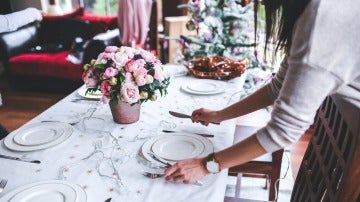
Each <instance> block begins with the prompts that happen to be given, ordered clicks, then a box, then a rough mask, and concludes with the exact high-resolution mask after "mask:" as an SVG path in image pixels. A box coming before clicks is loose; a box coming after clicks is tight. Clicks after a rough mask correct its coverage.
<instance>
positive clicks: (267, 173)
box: [228, 126, 284, 201]
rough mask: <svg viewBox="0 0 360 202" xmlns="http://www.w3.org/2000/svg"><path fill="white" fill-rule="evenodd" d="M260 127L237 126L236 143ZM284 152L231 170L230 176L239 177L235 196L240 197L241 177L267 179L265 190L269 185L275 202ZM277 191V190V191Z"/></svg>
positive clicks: (270, 154) (280, 151) (263, 157)
mask: <svg viewBox="0 0 360 202" xmlns="http://www.w3.org/2000/svg"><path fill="white" fill-rule="evenodd" d="M257 129H258V127H252V126H237V128H236V130H235V134H236V136H241V138H238V137H236V136H235V141H234V143H235V142H238V141H240V139H243V138H245V137H248V136H249V135H251V134H254V133H255V132H256V131H257ZM283 153H284V150H283V149H281V150H279V151H276V152H273V153H269V154H265V155H263V156H261V157H259V158H256V159H254V160H252V161H249V162H247V163H245V164H242V165H238V166H234V167H231V168H229V172H228V175H229V176H237V178H238V179H237V184H236V188H237V189H236V193H235V196H236V197H239V196H240V186H241V177H245V176H246V177H261V178H265V179H266V184H265V188H268V186H267V185H269V200H270V201H272V200H275V198H277V192H276V190H279V183H276V181H277V179H280V171H281V162H282V157H283ZM275 189H276V190H275Z"/></svg>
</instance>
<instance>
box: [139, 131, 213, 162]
mask: <svg viewBox="0 0 360 202" xmlns="http://www.w3.org/2000/svg"><path fill="white" fill-rule="evenodd" d="M172 138H174V141H172V140H171V139H172ZM184 140H185V141H184ZM186 141H193V143H192V144H190V143H184V142H186ZM176 142H178V143H179V145H182V146H180V147H177V146H174V145H176V144H177V143H176ZM199 142H200V143H201V144H199ZM170 145H172V147H173V148H171V147H169V146H170ZM196 145H200V146H196ZM161 147H162V148H161ZM175 147H176V148H175ZM194 147H196V148H194ZM198 147H199V148H198ZM202 147H204V149H201V148H202ZM179 148H183V149H184V148H187V149H189V150H186V151H184V150H183V151H182V150H178V149H179ZM200 150H202V151H201V152H200ZM213 151H214V146H213V144H212V142H211V141H210V140H209V139H207V138H205V137H202V136H199V135H195V134H191V133H183V132H178V133H171V134H168V133H167V134H161V135H157V136H154V137H152V138H150V139H148V140H147V141H145V143H144V144H143V145H142V147H141V152H142V154H143V156H144V157H145V159H147V160H148V161H150V162H152V163H155V164H159V163H158V162H157V161H155V160H154V159H152V158H151V156H150V155H149V154H148V152H153V153H155V154H157V155H162V156H163V157H166V159H167V160H168V161H169V163H174V162H176V161H177V160H181V159H187V158H194V157H205V156H207V155H208V154H210V153H211V152H213ZM196 153H197V154H196ZM195 154H196V155H195Z"/></svg>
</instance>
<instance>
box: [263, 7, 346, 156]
mask: <svg viewBox="0 0 360 202" xmlns="http://www.w3.org/2000/svg"><path fill="white" fill-rule="evenodd" d="M320 2H323V1H320V0H315V1H310V2H309V5H308V7H307V8H306V9H305V10H304V13H303V14H302V15H301V17H300V18H299V19H298V21H297V22H296V25H295V27H294V32H293V40H292V46H291V49H290V52H289V54H288V55H287V57H286V58H285V60H284V61H283V62H282V66H281V68H280V69H279V71H280V72H279V73H278V74H277V76H276V77H275V78H274V79H273V80H272V82H271V83H270V84H268V92H269V94H270V96H271V95H272V97H274V98H275V102H274V107H273V111H272V114H271V119H270V121H269V122H268V124H267V125H266V126H265V127H263V128H261V129H260V130H259V131H257V133H256V137H257V139H258V141H259V143H260V144H261V145H262V147H263V148H264V149H265V150H266V151H268V152H272V151H276V150H278V149H281V148H284V147H286V146H289V145H290V144H292V143H294V142H295V141H297V140H298V139H299V138H300V137H301V135H302V134H303V133H304V131H305V130H306V129H308V127H309V126H310V124H312V123H313V121H314V117H315V114H316V111H317V109H318V108H319V107H320V105H321V104H322V102H323V100H324V99H325V97H326V96H328V95H331V94H334V93H336V92H338V91H339V89H341V88H342V87H344V86H345V85H346V83H344V79H343V78H342V76H341V75H343V74H344V73H341V72H336V71H333V70H334V69H340V68H338V66H333V65H331V64H332V63H331V61H333V56H332V55H334V54H337V53H336V52H334V51H332V52H329V51H328V50H327V49H328V47H322V48H319V43H322V41H321V40H314V35H316V33H319V34H320V32H321V34H323V33H328V34H330V33H332V34H333V35H334V34H335V33H334V32H333V30H334V29H333V28H328V27H326V28H323V29H321V30H319V31H317V32H316V33H314V30H316V29H315V28H317V27H318V26H319V25H320V24H323V23H324V20H326V19H327V18H324V20H322V21H321V22H319V21H317V20H318V18H317V17H318V15H319V5H320V4H319V3H320ZM320 10H321V9H320ZM315 22H316V23H315ZM338 32H339V31H338ZM336 34H337V33H336ZM336 34H335V35H336ZM327 42H328V41H327ZM324 43H325V42H324ZM314 50H316V52H317V53H328V54H327V55H326V57H325V56H324V55H321V56H319V57H317V59H318V60H319V61H323V60H325V61H328V63H326V64H327V65H323V63H319V62H317V61H316V60H314V58H313V57H312V55H313V54H312V53H313V51H314ZM314 61H315V62H314ZM347 68H349V67H347Z"/></svg>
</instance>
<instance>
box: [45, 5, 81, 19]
mask: <svg viewBox="0 0 360 202" xmlns="http://www.w3.org/2000/svg"><path fill="white" fill-rule="evenodd" d="M84 13H85V9H84V8H77V9H75V10H74V11H72V12H70V13H65V14H63V15H44V16H43V20H45V21H47V20H59V19H64V18H75V17H77V16H82V15H84Z"/></svg>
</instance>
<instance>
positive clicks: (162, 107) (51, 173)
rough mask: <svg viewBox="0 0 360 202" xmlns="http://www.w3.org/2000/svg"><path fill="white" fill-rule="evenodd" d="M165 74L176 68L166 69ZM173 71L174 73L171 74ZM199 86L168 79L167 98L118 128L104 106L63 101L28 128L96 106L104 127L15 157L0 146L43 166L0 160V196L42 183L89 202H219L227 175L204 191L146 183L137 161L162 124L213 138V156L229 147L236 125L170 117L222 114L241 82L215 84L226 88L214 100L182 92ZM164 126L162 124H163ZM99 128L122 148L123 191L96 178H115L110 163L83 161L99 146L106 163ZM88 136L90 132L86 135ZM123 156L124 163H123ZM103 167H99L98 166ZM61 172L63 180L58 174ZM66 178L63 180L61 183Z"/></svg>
mask: <svg viewBox="0 0 360 202" xmlns="http://www.w3.org/2000/svg"><path fill="white" fill-rule="evenodd" d="M166 68H176V67H174V66H171V65H167V66H166ZM172 70H174V69H172ZM195 80H197V79H196V78H193V77H190V76H182V77H174V78H172V79H171V84H170V87H169V89H168V90H169V94H168V95H166V96H165V97H160V98H159V99H158V100H157V101H155V102H152V101H149V102H146V103H143V104H142V106H141V115H140V120H139V121H138V122H136V123H133V124H127V125H126V124H116V123H115V122H114V121H113V120H112V116H111V113H110V109H109V107H108V105H102V104H94V102H90V101H80V102H71V100H73V99H74V98H79V95H78V94H77V91H75V92H73V93H72V94H70V95H69V96H67V97H65V98H64V99H62V100H61V101H60V102H58V103H57V104H55V105H54V106H52V107H50V108H49V109H48V110H46V111H45V112H43V113H42V114H40V115H39V116H37V117H35V118H34V119H33V120H31V121H30V122H28V123H27V124H31V123H39V122H41V120H49V119H57V120H61V121H64V122H67V121H69V120H71V119H73V118H74V117H76V116H75V115H77V114H80V113H83V112H85V111H86V110H88V109H89V108H90V107H91V106H96V111H95V113H94V115H93V116H94V117H101V118H102V119H103V120H104V121H99V122H98V123H97V122H95V124H91V125H88V132H84V131H83V130H81V124H77V125H75V126H74V132H73V134H72V135H71V137H70V138H69V139H67V140H66V141H65V142H63V143H61V144H59V145H56V146H54V147H51V148H48V149H44V150H40V151H33V152H17V151H11V150H8V149H7V148H6V147H5V145H4V144H3V140H2V141H1V142H0V143H1V144H0V153H1V154H5V155H12V156H23V157H29V158H33V159H38V160H41V164H33V163H25V162H20V161H14V160H7V159H2V158H0V165H1V166H0V178H7V179H8V180H9V181H8V185H7V186H6V188H5V190H4V191H3V192H2V193H1V194H0V197H1V196H4V195H5V194H7V193H9V192H10V191H11V190H13V189H16V188H18V187H20V186H22V185H26V184H29V183H34V182H38V181H41V180H54V179H63V180H66V181H69V182H73V183H76V184H78V185H80V186H81V187H82V188H83V189H84V190H85V192H86V194H87V201H89V202H92V201H94V202H99V201H104V200H105V199H107V198H109V197H111V198H112V201H114V202H115V201H132V202H135V201H141V202H144V201H149V202H153V201H157V202H158V201H166V202H167V201H197V202H198V201H208V202H209V201H217V202H220V201H223V199H224V195H225V188H226V183H227V170H224V171H222V172H221V173H219V174H216V175H209V176H207V177H205V178H204V179H203V180H202V181H203V183H204V184H203V185H202V186H197V185H193V184H182V183H174V182H166V181H165V179H164V178H158V179H149V178H146V177H144V176H143V175H142V170H143V169H144V168H146V166H145V165H144V161H143V160H141V158H140V157H139V155H138V152H139V149H140V148H141V145H142V144H143V143H144V142H145V141H146V138H147V137H153V136H156V135H158V134H159V130H160V129H161V128H163V125H162V124H163V123H166V122H164V121H167V122H169V123H174V124H175V125H176V127H175V128H174V130H179V131H180V130H186V131H189V132H200V133H210V134H214V135H215V137H214V138H211V139H210V140H211V141H212V142H213V144H214V148H215V151H217V150H220V149H223V148H225V147H228V146H230V145H231V144H232V142H233V134H234V130H235V120H229V121H225V122H223V123H221V125H214V124H211V125H209V126H208V127H205V126H202V125H200V124H194V123H192V122H191V120H190V119H179V118H175V117H172V116H171V115H170V114H169V113H168V111H169V110H172V111H178V112H183V113H187V114H191V112H192V111H193V110H194V109H195V108H198V107H209V108H212V109H217V108H219V109H220V108H222V107H224V106H226V105H228V103H229V102H235V101H236V100H237V99H238V97H239V96H238V95H239V94H236V92H238V91H239V90H240V89H241V88H242V84H243V81H244V78H243V77H240V78H236V79H232V80H230V81H219V82H223V83H224V84H225V85H226V90H225V92H224V93H221V94H217V95H206V96H204V95H193V94H188V93H186V92H184V91H182V90H181V89H180V87H181V85H183V84H184V83H187V82H192V81H195ZM161 123H162V124H161ZM94 126H95V127H97V128H98V129H101V130H103V131H109V132H111V134H113V136H115V137H116V138H117V139H118V141H119V145H120V147H117V148H115V152H114V153H113V154H112V159H113V160H114V161H113V162H115V163H114V166H115V168H116V170H117V172H118V173H119V176H120V178H121V182H122V183H123V185H124V186H123V187H122V188H119V186H117V184H116V183H115V181H114V180H113V179H110V178H108V177H103V176H100V175H99V172H100V173H102V174H104V175H109V176H112V177H114V176H115V172H114V171H113V170H111V169H110V166H109V164H108V163H109V161H101V158H102V157H101V155H100V154H98V155H94V156H92V157H91V158H89V159H88V160H81V159H82V158H84V157H86V156H88V155H89V154H90V153H92V152H93V151H94V148H95V147H94V145H98V146H99V145H101V146H99V147H101V148H102V151H103V153H104V155H105V157H109V156H110V153H111V149H109V148H112V145H113V143H112V141H113V139H112V138H110V135H109V134H108V133H101V132H96V131H92V130H91V129H89V128H90V127H94ZM89 131H90V132H89ZM124 154H127V157H129V159H127V158H122V157H123V156H124ZM100 162H102V163H101V164H99V163H100ZM61 172H62V173H63V174H61ZM63 177H65V178H63Z"/></svg>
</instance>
